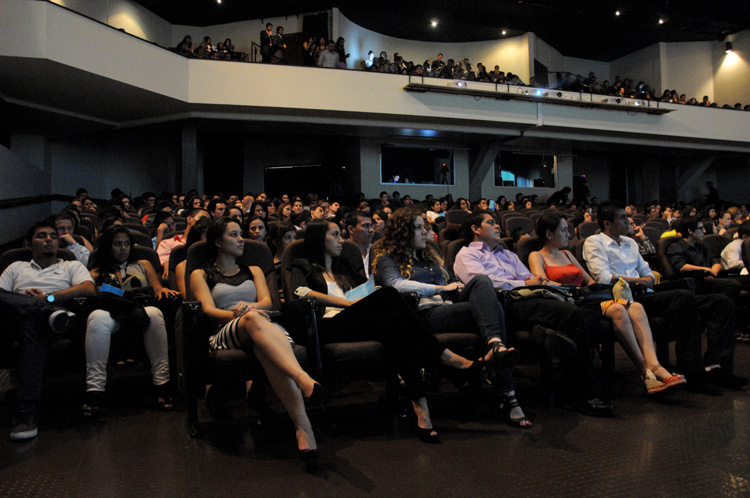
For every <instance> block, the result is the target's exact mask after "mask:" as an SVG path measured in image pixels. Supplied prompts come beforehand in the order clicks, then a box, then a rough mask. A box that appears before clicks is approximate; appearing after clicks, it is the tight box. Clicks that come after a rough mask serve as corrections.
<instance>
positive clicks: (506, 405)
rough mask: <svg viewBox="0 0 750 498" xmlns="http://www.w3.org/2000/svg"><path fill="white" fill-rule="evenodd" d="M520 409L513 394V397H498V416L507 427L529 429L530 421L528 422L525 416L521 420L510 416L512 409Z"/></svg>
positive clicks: (503, 395) (504, 395) (502, 395)
mask: <svg viewBox="0 0 750 498" xmlns="http://www.w3.org/2000/svg"><path fill="white" fill-rule="evenodd" d="M520 407H521V405H519V404H518V398H516V395H515V394H514V395H513V396H510V395H508V394H501V395H500V400H499V402H498V408H499V409H500V416H501V417H502V419H503V421H504V422H505V423H506V424H508V425H512V426H513V427H520V428H521V429H531V427H532V423H531V420H529V418H528V417H527V416H526V415H524V416H523V417H521V418H512V417H511V416H510V412H511V411H512V410H513V409H514V408H520Z"/></svg>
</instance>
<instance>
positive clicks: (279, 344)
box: [190, 218, 326, 460]
mask: <svg viewBox="0 0 750 498" xmlns="http://www.w3.org/2000/svg"><path fill="white" fill-rule="evenodd" d="M206 244H207V246H208V249H209V251H210V256H209V258H208V264H207V265H206V266H205V267H204V268H200V269H196V270H194V271H193V272H192V274H191V275H190V290H191V292H192V294H193V296H194V297H195V298H196V299H197V300H198V301H200V303H201V305H202V306H203V312H204V313H205V314H206V315H207V316H208V317H210V318H212V319H213V320H214V322H216V327H217V330H216V333H215V334H214V335H212V336H211V338H210V339H209V344H210V347H211V349H214V350H220V349H242V350H243V351H245V352H246V353H248V354H254V355H255V356H256V357H257V358H258V360H259V361H260V363H261V365H263V370H265V372H266V375H267V377H268V381H269V382H270V384H271V386H272V387H273V390H274V391H275V392H276V394H277V395H278V397H279V400H280V401H281V403H282V404H283V405H284V408H286V411H287V412H288V413H289V416H290V418H291V419H292V422H293V423H294V426H295V429H296V436H297V448H298V449H299V451H300V456H301V457H302V458H303V459H305V460H311V459H314V458H317V443H316V442H315V435H314V434H313V430H312V426H311V425H310V420H309V419H308V418H307V413H306V412H305V405H304V402H303V396H304V398H306V399H308V400H309V402H310V403H311V404H320V403H322V402H323V401H324V399H325V397H326V394H325V390H324V389H323V387H322V386H321V385H320V384H318V383H317V382H315V381H314V380H313V379H312V377H310V376H309V375H308V374H307V372H305V371H304V370H302V367H300V365H299V363H298V362H297V359H296V357H295V356H294V352H293V351H292V345H291V342H290V341H291V339H290V338H289V336H288V335H287V334H286V333H284V332H283V331H282V330H281V329H280V328H279V327H277V326H276V325H274V324H273V323H271V322H270V321H269V320H268V318H267V317H266V315H265V314H264V313H263V310H265V309H269V308H270V307H271V296H270V294H269V292H268V287H267V286H266V277H265V275H264V274H263V271H262V270H261V269H260V268H258V267H257V266H251V267H246V266H245V267H241V266H240V265H238V264H237V258H239V257H240V256H242V253H243V249H244V244H245V240H244V239H243V238H242V230H241V228H240V226H239V225H238V224H237V223H236V222H235V221H234V220H231V219H228V218H219V219H217V220H215V221H214V222H213V223H212V224H211V226H210V227H209V229H208V232H207V233H206Z"/></svg>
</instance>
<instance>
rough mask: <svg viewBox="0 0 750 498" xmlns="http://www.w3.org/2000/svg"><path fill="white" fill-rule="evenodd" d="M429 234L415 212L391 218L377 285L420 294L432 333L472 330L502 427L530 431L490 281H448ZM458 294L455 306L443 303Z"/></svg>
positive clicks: (377, 252) (379, 259)
mask: <svg viewBox="0 0 750 498" xmlns="http://www.w3.org/2000/svg"><path fill="white" fill-rule="evenodd" d="M427 239H428V232H427V230H426V228H425V223H424V219H423V218H422V215H421V213H420V211H419V209H416V208H410V207H404V208H401V209H399V210H397V211H396V212H395V213H393V218H391V221H390V223H389V224H388V227H387V228H386V231H385V235H384V237H383V241H382V244H381V245H380V247H378V248H377V249H376V250H375V262H374V265H375V269H374V274H375V276H376V278H377V279H378V281H379V282H380V283H382V284H383V285H385V286H387V287H393V288H395V289H396V290H398V291H400V292H416V293H418V294H419V295H420V298H421V299H420V302H419V316H420V318H421V319H422V321H423V322H424V323H425V324H427V327H428V329H429V330H430V331H431V332H433V333H435V332H443V331H445V332H451V331H455V330H466V329H474V330H477V331H478V332H479V334H480V336H481V337H482V339H483V340H484V341H485V343H486V345H487V354H486V356H485V357H484V360H485V361H488V362H489V361H491V362H492V363H493V365H494V367H495V377H496V384H497V386H498V389H499V392H500V407H501V410H502V413H503V417H504V418H505V420H506V422H508V423H510V424H511V425H515V426H517V427H523V428H530V427H531V421H530V420H529V419H528V418H526V416H525V415H524V413H523V410H522V409H521V407H520V405H519V404H518V400H517V399H516V393H515V388H514V386H513V379H512V377H511V372H510V366H512V365H513V364H514V363H515V362H516V361H517V360H518V357H519V352H518V351H516V350H514V349H513V348H507V347H506V346H505V344H504V343H505V340H506V331H505V314H504V312H503V308H502V306H501V305H500V303H499V302H498V300H497V296H496V294H495V290H494V288H493V286H492V281H491V280H490V279H489V277H487V276H486V275H480V276H477V277H475V278H474V279H472V280H471V281H470V282H469V283H468V284H467V285H466V286H465V287H464V285H463V284H462V283H460V282H458V281H456V280H455V279H452V278H450V276H449V275H448V271H447V270H446V269H445V267H444V266H443V260H442V258H441V257H440V256H439V254H438V252H437V251H436V250H435V249H433V248H432V247H431V246H429V245H427ZM455 292H459V295H458V298H457V299H456V301H455V303H450V302H446V301H445V300H444V298H443V296H444V295H445V296H446V297H447V295H448V294H449V293H455Z"/></svg>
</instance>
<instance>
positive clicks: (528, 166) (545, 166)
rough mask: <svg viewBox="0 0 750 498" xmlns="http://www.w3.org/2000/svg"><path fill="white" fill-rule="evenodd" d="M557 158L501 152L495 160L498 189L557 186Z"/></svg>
mask: <svg viewBox="0 0 750 498" xmlns="http://www.w3.org/2000/svg"><path fill="white" fill-rule="evenodd" d="M556 173H557V156H554V155H541V154H529V153H519V152H501V153H500V154H498V156H497V158H496V159H495V186H496V187H545V188H554V187H556V185H557V182H556V178H557V174H556Z"/></svg>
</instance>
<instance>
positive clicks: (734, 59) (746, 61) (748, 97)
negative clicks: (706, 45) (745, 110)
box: [711, 30, 750, 131]
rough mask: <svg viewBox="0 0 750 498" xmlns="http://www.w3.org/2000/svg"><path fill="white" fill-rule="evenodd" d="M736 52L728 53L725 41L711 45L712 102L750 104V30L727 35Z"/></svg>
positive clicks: (720, 104)
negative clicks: (712, 65) (712, 72)
mask: <svg viewBox="0 0 750 498" xmlns="http://www.w3.org/2000/svg"><path fill="white" fill-rule="evenodd" d="M727 41H731V42H732V46H733V47H734V52H733V53H731V54H726V53H725V49H726V44H725V43H724V42H714V43H712V45H711V51H712V53H713V64H714V67H713V70H714V95H713V98H712V99H711V102H714V101H716V102H718V104H719V106H722V105H724V104H729V105H734V104H735V102H741V103H742V104H743V105H746V104H750V31H748V30H745V31H742V32H740V33H736V34H734V35H730V36H728V37H727ZM746 131H747V129H746Z"/></svg>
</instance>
